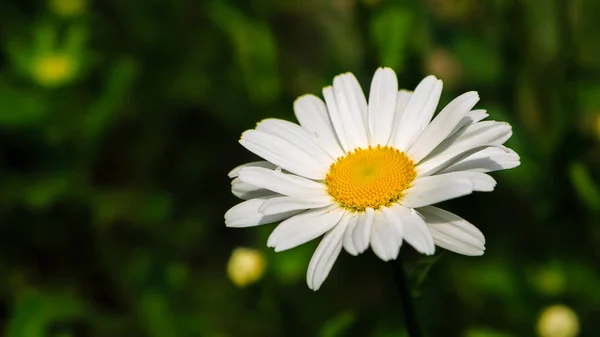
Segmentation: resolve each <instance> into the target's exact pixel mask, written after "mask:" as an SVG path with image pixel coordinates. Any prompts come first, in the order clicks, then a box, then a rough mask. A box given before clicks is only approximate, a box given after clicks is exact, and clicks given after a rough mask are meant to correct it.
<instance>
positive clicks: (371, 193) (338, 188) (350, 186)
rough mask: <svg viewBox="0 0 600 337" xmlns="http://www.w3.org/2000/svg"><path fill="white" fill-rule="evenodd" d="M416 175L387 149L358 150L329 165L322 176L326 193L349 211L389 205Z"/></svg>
mask: <svg viewBox="0 0 600 337" xmlns="http://www.w3.org/2000/svg"><path fill="white" fill-rule="evenodd" d="M416 176H417V172H416V171H415V167H414V164H413V162H412V160H410V159H409V158H408V157H407V156H406V155H405V154H404V152H401V151H399V150H396V149H394V148H392V147H389V146H383V147H381V146H377V147H375V148H372V147H369V148H368V149H361V148H358V149H356V150H354V152H350V153H348V154H347V155H346V156H344V157H340V158H338V160H337V161H336V162H335V163H333V164H332V165H331V168H330V169H329V173H328V174H327V177H326V184H327V190H328V192H329V194H330V195H331V196H332V197H333V198H334V199H335V200H336V201H337V202H338V204H339V205H340V206H341V207H344V208H346V209H348V210H351V211H353V212H362V211H364V210H365V209H366V208H369V207H370V208H373V209H378V208H380V207H382V206H390V205H391V204H392V203H394V202H398V201H400V200H401V199H402V197H403V192H404V191H405V190H406V189H407V188H409V187H410V184H411V183H412V181H413V180H414V179H415V177H416Z"/></svg>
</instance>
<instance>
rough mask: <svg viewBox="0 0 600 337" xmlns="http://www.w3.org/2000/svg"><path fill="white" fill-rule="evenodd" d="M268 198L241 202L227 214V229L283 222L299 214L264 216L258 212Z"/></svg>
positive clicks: (295, 212)
mask: <svg viewBox="0 0 600 337" xmlns="http://www.w3.org/2000/svg"><path fill="white" fill-rule="evenodd" d="M265 200H268V198H256V199H251V200H246V201H244V202H241V203H239V204H237V205H235V206H233V207H232V208H230V209H229V210H228V211H227V213H225V225H227V227H252V226H258V225H264V224H268V223H272V222H277V221H281V220H283V219H287V218H289V217H291V216H294V215H296V214H298V213H299V212H298V211H292V212H285V213H280V214H273V215H264V214H262V213H260V212H258V208H259V207H260V206H262V204H263V203H264V202H265Z"/></svg>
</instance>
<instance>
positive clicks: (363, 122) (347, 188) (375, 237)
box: [225, 68, 520, 290]
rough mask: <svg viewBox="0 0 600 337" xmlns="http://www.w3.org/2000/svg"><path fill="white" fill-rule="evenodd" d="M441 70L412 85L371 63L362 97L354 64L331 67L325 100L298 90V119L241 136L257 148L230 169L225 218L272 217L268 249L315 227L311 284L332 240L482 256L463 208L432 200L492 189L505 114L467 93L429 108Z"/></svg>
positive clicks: (504, 152) (509, 164) (294, 241)
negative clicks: (347, 69)
mask: <svg viewBox="0 0 600 337" xmlns="http://www.w3.org/2000/svg"><path fill="white" fill-rule="evenodd" d="M441 92H442V81H440V80H438V79H437V78H435V77H434V76H428V77H426V78H425V79H423V80H422V81H421V83H419V85H417V87H416V88H415V90H414V92H411V91H406V90H400V91H399V90H398V81H397V79H396V74H395V73H394V71H393V70H391V69H389V68H380V69H378V70H377V71H376V72H375V75H374V77H373V80H372V83H371V90H370V92H369V100H368V102H367V99H366V97H365V95H364V93H363V91H362V89H361V87H360V85H359V83H358V81H357V80H356V78H355V77H354V75H352V74H351V73H346V74H342V75H339V76H336V77H335V78H334V80H333V86H328V87H326V88H324V89H323V96H324V98H325V102H323V101H322V100H321V99H320V98H318V97H316V96H314V95H304V96H301V97H299V98H298V99H297V100H296V101H295V103H294V111H295V115H296V118H297V119H298V122H299V124H295V123H292V122H288V121H284V120H280V119H266V120H263V121H261V122H260V123H258V124H257V126H256V128H255V129H254V130H248V131H246V132H244V133H243V134H242V137H241V139H240V143H241V144H242V146H244V147H245V148H246V149H248V150H250V151H251V152H253V153H255V154H256V155H258V156H259V157H262V158H263V159H264V161H258V162H253V163H248V164H244V165H241V166H239V167H237V168H235V169H233V170H232V171H231V172H230V173H229V176H230V177H231V178H233V181H232V183H231V184H232V191H233V194H235V195H236V196H238V197H239V198H241V199H245V200H246V201H244V202H242V203H240V204H238V205H236V206H234V207H232V208H231V209H230V210H229V211H228V212H227V213H226V214H225V223H226V225H227V226H229V227H251V226H257V225H262V224H267V223H272V222H277V221H281V223H280V224H279V225H278V226H277V227H276V228H275V230H274V231H273V232H272V234H271V235H270V237H269V239H268V242H267V245H268V246H269V247H273V248H275V251H276V252H280V251H284V250H286V249H290V248H294V247H296V246H299V245H301V244H303V243H305V242H308V241H310V240H313V239H315V238H317V237H319V236H321V235H324V236H323V238H322V239H321V242H320V243H319V245H318V247H317V249H316V251H315V252H314V254H313V256H312V259H311V261H310V263H309V266H308V272H307V283H308V286H309V288H311V289H313V290H317V289H319V287H320V286H321V285H322V283H323V281H324V280H325V278H326V277H327V275H328V274H329V272H330V270H331V268H332V266H333V264H334V262H335V260H336V259H337V257H338V255H339V254H340V252H341V250H342V247H343V248H344V249H345V250H346V251H347V252H348V253H349V254H352V255H357V254H360V253H362V252H364V251H365V250H367V248H369V247H371V249H372V250H373V252H374V253H375V255H377V256H378V257H379V258H381V259H382V260H384V261H389V260H393V259H396V258H397V257H398V253H399V251H400V247H401V246H402V244H403V242H406V243H408V244H409V245H411V246H412V247H413V248H414V249H416V250H417V251H419V252H421V253H423V254H426V255H431V254H433V253H434V251H435V246H436V245H437V246H439V247H442V248H445V249H447V250H450V251H453V252H456V253H459V254H464V255H482V254H483V252H484V249H485V247H484V244H485V238H484V236H483V234H482V233H481V232H480V231H479V230H478V229H477V228H476V227H475V226H473V225H472V224H470V223H469V222H467V221H466V220H464V219H462V218H461V217H459V216H457V215H455V214H452V213H450V212H448V211H445V210H443V209H440V208H437V207H434V206H432V205H434V204H436V203H439V202H441V201H444V200H448V199H453V198H457V197H460V196H464V195H467V194H470V193H472V192H473V191H486V192H488V191H492V190H493V189H494V187H495V185H496V182H495V181H494V179H493V178H492V177H491V176H489V175H488V174H487V173H488V172H491V171H496V170H502V169H508V168H513V167H516V166H518V165H519V164H520V162H519V156H518V155H517V153H515V152H514V151H512V150H511V149H509V148H506V147H504V146H502V144H504V142H506V141H507V140H508V139H509V138H510V136H511V135H512V130H511V127H510V125H509V124H507V123H504V122H496V121H483V120H484V119H485V118H486V117H487V116H488V115H487V114H486V111H485V110H472V109H473V107H474V106H475V104H476V103H477V101H478V100H479V96H478V94H477V93H476V92H467V93H465V94H463V95H461V96H459V97H457V98H456V99H454V100H453V101H451V102H450V103H449V104H448V105H447V106H446V107H444V108H443V109H442V110H441V111H440V112H439V113H438V114H437V116H436V117H435V118H433V120H432V117H433V115H434V113H435V110H436V107H437V105H438V101H439V99H440V94H441Z"/></svg>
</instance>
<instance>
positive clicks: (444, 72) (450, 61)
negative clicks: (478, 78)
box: [425, 48, 462, 88]
mask: <svg viewBox="0 0 600 337" xmlns="http://www.w3.org/2000/svg"><path fill="white" fill-rule="evenodd" d="M425 67H426V69H425V70H426V72H427V73H428V74H433V75H435V76H437V77H439V78H441V79H443V80H444V86H446V87H449V88H451V87H454V86H455V85H456V84H457V83H458V82H460V79H461V77H462V66H461V64H460V62H458V60H457V59H456V58H455V57H454V55H452V54H451V53H450V52H449V51H448V50H446V49H443V48H436V49H433V50H432V51H431V52H430V53H429V55H428V57H427V60H426V62H425Z"/></svg>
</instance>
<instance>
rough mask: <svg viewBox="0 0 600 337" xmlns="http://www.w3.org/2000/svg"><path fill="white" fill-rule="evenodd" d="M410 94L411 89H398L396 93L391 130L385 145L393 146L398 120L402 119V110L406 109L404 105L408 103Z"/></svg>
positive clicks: (398, 125)
mask: <svg viewBox="0 0 600 337" xmlns="http://www.w3.org/2000/svg"><path fill="white" fill-rule="evenodd" d="M412 94H413V92H412V91H408V90H400V91H398V95H396V111H395V112H394V120H393V122H392V131H391V133H390V137H389V139H388V142H387V145H390V146H394V144H393V141H394V139H395V135H396V134H397V133H398V129H399V128H400V121H401V120H402V116H403V115H404V111H405V110H406V106H407V105H408V102H409V101H410V98H411V97H412Z"/></svg>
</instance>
